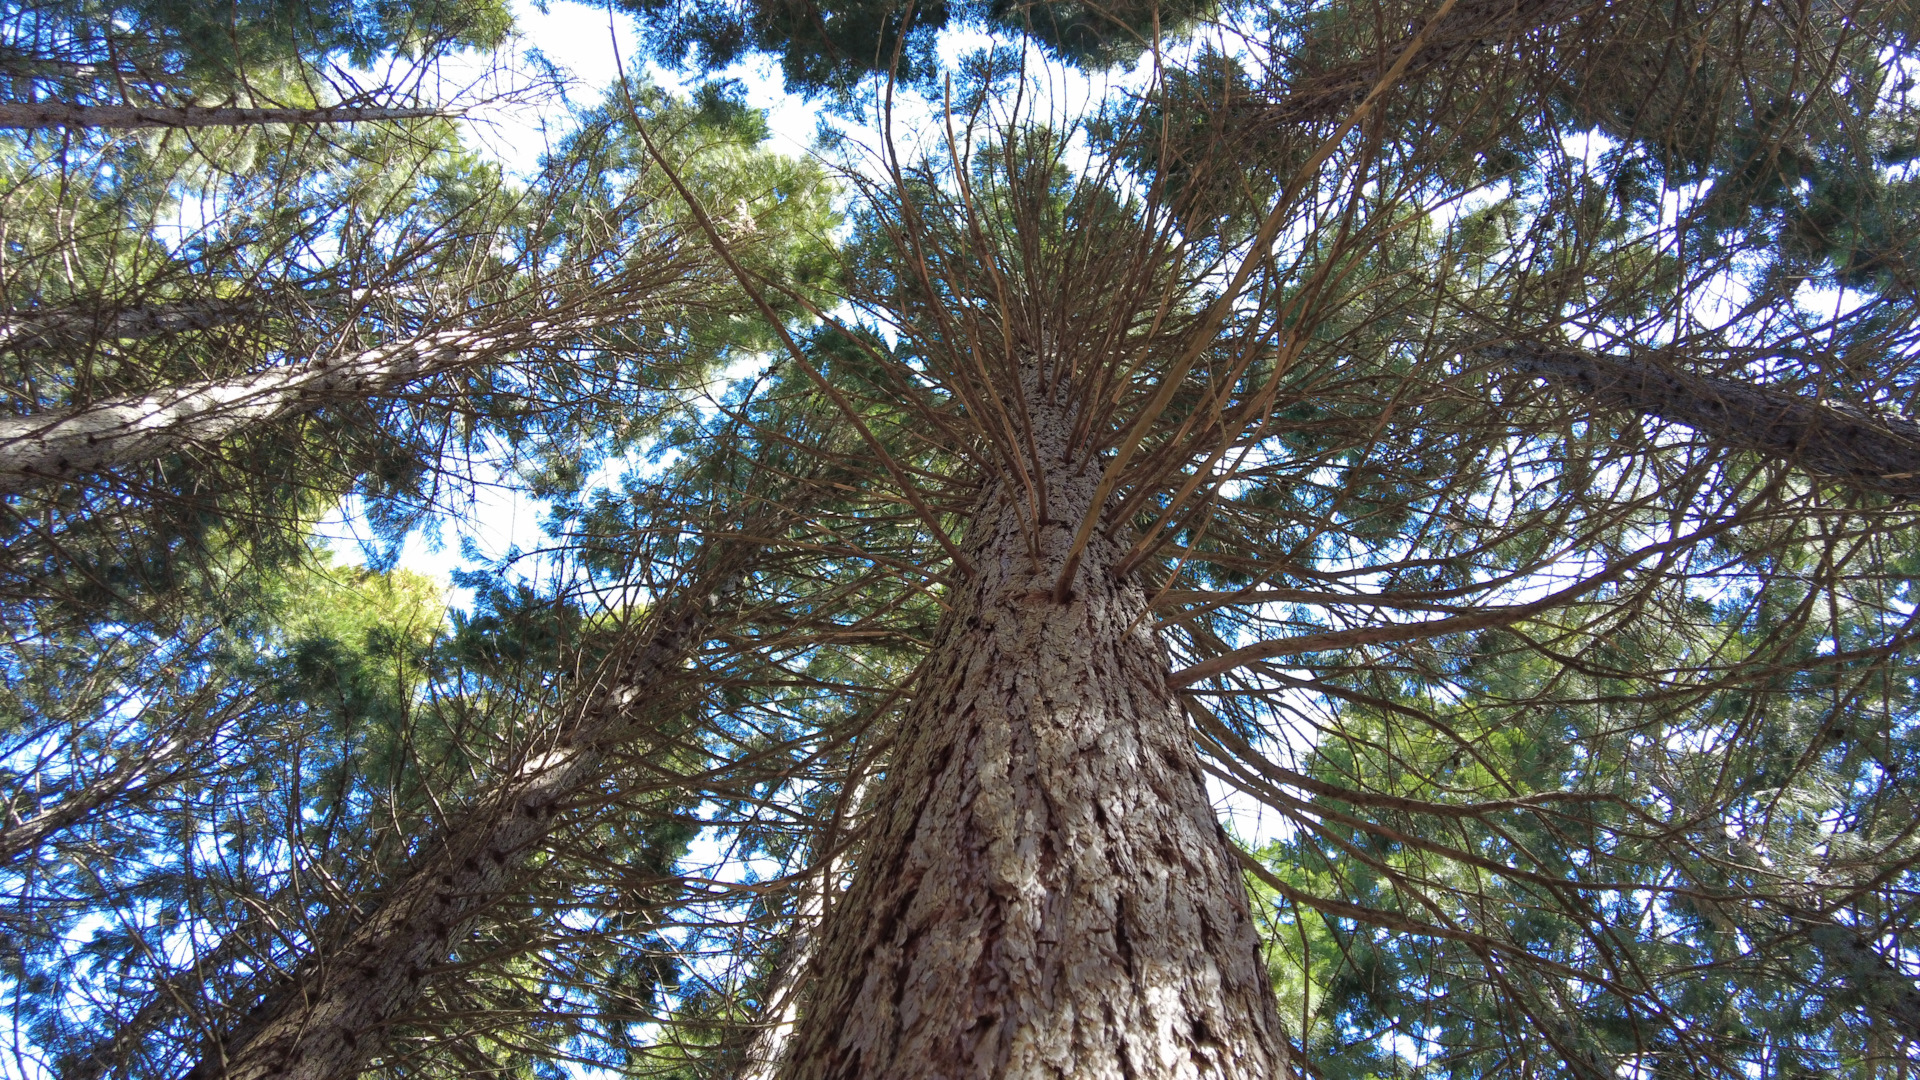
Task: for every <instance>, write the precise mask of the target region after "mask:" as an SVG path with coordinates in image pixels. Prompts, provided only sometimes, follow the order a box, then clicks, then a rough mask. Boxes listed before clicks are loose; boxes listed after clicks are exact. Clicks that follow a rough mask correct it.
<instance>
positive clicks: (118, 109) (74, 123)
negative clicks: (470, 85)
mask: <svg viewBox="0 0 1920 1080" xmlns="http://www.w3.org/2000/svg"><path fill="white" fill-rule="evenodd" d="M453 115H455V114H454V113H451V112H448V111H446V110H444V109H436V108H429V107H411V108H381V107H372V106H353V105H328V106H321V107H319V108H311V109H267V108H248V107H242V106H205V105H68V104H65V103H63V102H58V101H34V102H0V128H26V129H37V128H119V129H141V128H211V127H250V126H252V125H254V124H360V123H370V122H377V121H391V120H424V119H426V118H428V117H435V116H448V117H450V116H453Z"/></svg>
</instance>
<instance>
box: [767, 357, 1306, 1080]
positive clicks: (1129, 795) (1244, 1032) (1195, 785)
mask: <svg viewBox="0 0 1920 1080" xmlns="http://www.w3.org/2000/svg"><path fill="white" fill-rule="evenodd" d="M1028 398H1029V400H1028V402H1026V415H1027V417H1028V418H1029V420H1030V428H1031V434H1032V440H1031V445H1032V446H1033V447H1034V457H1035V460H1036V462H1037V463H1038V468H1037V469H1036V470H1035V472H1036V474H1037V476H1038V477H1039V478H1040V479H1042V480H1043V481H1044V484H1045V492H1044V495H1042V496H1038V499H1039V500H1043V501H1042V503H1041V504H1042V505H1044V506H1045V507H1046V513H1045V514H1044V515H1042V516H1041V519H1040V520H1039V521H1038V522H1037V523H1036V522H1035V520H1034V518H1035V516H1036V515H1035V514H1034V513H1033V505H1034V504H1033V503H1032V502H1030V501H1029V497H1028V494H1027V489H1026V487H1025V486H1024V485H1023V484H1021V483H1019V482H1017V481H1015V480H1012V479H1007V480H1003V481H1002V482H999V483H997V484H994V485H991V486H990V487H989V490H988V491H987V493H986V496H985V498H984V499H983V500H982V502H981V504H980V506H979V509H978V510H977V512H976V514H975V516H974V520H973V522H972V527H971V529H970V531H969V535H968V537H967V540H966V553H967V555H968V556H969V558H970V559H971V560H972V562H973V565H974V566H975V567H976V568H977V573H976V574H975V575H974V576H973V578H972V579H970V580H969V581H967V582H966V583H964V584H963V585H961V586H960V587H959V588H958V589H956V591H955V593H954V594H953V595H952V596H951V597H950V600H951V609H950V610H949V612H948V613H947V615H946V617H945V619H944V620H943V622H942V623H941V626H940V629H939V631H938V633H937V635H936V638H935V645H934V654H933V655H932V656H931V657H930V658H929V659H928V661H927V663H926V665H925V666H924V667H923V672H924V675H923V678H922V680H921V682H920V683H919V686H918V690H917V693H916V696H915V699H914V703H913V705H912V706H911V708H910V709H909V711H908V713H907V715H906V717H905V718H904V719H903V722H902V725H901V735H900V743H899V746H898V747H897V748H896V750H895V752H894V753H895V756H894V758H893V761H892V764H891V766H890V768H889V771H888V775H887V777H886V779H885V781H884V784H883V787H882V788H881V792H880V796H879V798H878V802H877V806H878V809H877V810H876V811H875V812H874V815H873V818H872V819H871V821H870V823H869V825H868V826H867V829H868V839H867V842H866V845H865V847H864V849H863V850H862V852H861V854H860V856H859V862H860V865H859V868H858V869H857V870H856V872H855V880H854V883H853V885H852V887H851V888H850V890H849V891H848V893H847V895H846V896H845V897H843V898H842V899H841V900H840V902H838V903H836V904H835V905H834V907H833V910H832V912H831V913H830V914H829V916H828V919H827V923H826V926H825V927H824V928H823V931H822V940H821V941H820V943H819V946H818V950H817V952H816V954H815V955H816V960H815V963H814V966H813V975H812V979H813V985H812V987H811V994H810V1003H809V1005H808V1006H807V1007H806V1009H805V1010H804V1015H803V1017H802V1019H801V1021H800V1027H799V1031H798V1033H797V1036H796V1040H795V1045H794V1046H793V1048H792V1053H791V1054H790V1056H789V1059H788V1060H787V1062H786V1063H785V1066H784V1068H783V1070H782V1075H783V1076H784V1077H786V1078H787V1080H829V1078H831V1080H852V1078H856V1077H858V1078H863V1080H877V1078H881V1077H890V1078H900V1080H907V1078H913V1080H921V1078H936V1077H961V1076H967V1077H975V1076H978V1077H1019V1078H1026V1077H1074V1078H1076V1080H1095V1078H1105V1077H1114V1078H1119V1077H1128V1078H1142V1080H1144V1078H1158V1077H1225V1076H1234V1077H1277V1076H1280V1075H1281V1074H1282V1069H1283V1065H1284V1063H1285V1060H1286V1049H1285V1048H1286V1039H1285V1036H1284V1034H1283V1031H1282V1029H1281V1026H1280V1021H1279V1016H1278V1013H1277V1010H1276V1008H1275V1005H1274V999H1273V991H1272V987H1271V985H1270V984H1269V983H1268V980H1267V973H1266V970H1265V967H1264V965H1263V964H1262V962H1261V960H1260V957H1259V952H1258V939H1257V937H1256V934H1255V931H1254V927H1253V923H1252V920H1251V918H1250V917H1249V911H1248V905H1247V897H1246V892H1245V888H1244V886H1243V884H1242V881H1241V877H1240V872H1239V870H1238V867H1237V864H1236V862H1235V860H1234V859H1233V857H1232V855H1231V854H1230V853H1229V850H1228V847H1227V842H1226V838H1225V835H1224V833H1223V832H1222V830H1221V828H1220V825H1219V823H1218V822H1217V821H1216V820H1215V818H1214V814H1213V810H1212V808H1211V806H1210V805H1209V804H1208V802H1207V797H1206V791H1205V787H1204V785H1203V783H1202V780H1201V771H1200V766H1199V761H1198V757H1197V755H1196V753H1195V750H1194V746H1193V741H1192V739H1191V737H1190V736H1189V734H1188V730H1187V726H1186V720H1185V718H1184V715H1183V713H1182V712H1181V710H1180V709H1179V708H1178V706H1177V705H1176V703H1175V699H1174V696H1173V694H1172V692H1171V691H1170V690H1169V688H1168V686H1167V669H1168V661H1167V656H1166V654H1165V652H1164V650H1163V649H1162V647H1161V646H1160V644H1159V642H1158V641H1157V640H1156V638H1155V637H1154V635H1153V631H1152V629H1151V627H1152V619H1151V618H1149V617H1147V612H1146V596H1145V595H1144V593H1143V592H1142V590H1141V589H1140V588H1139V587H1138V586H1136V585H1135V584H1133V583H1132V582H1130V581H1122V580H1117V579H1115V578H1114V577H1113V576H1112V574H1111V573H1109V570H1108V568H1109V567H1111V566H1113V565H1114V564H1115V563H1116V562H1117V560H1118V559H1119V558H1120V556H1121V554H1122V550H1123V549H1122V548H1121V547H1120V546H1119V545H1118V544H1116V543H1115V542H1113V541H1111V540H1108V539H1106V538H1104V537H1102V536H1100V535H1098V534H1097V533H1096V535H1095V537H1094V539H1093V541H1092V545H1091V547H1090V548H1089V549H1088V551H1087V552H1086V554H1085V557H1084V558H1083V559H1082V561H1081V564H1080V567H1079V569H1078V571H1077V572H1076V574H1075V577H1074V580H1073V581H1072V583H1071V584H1072V592H1071V594H1070V596H1069V598H1068V600H1067V601H1066V602H1065V603H1055V602H1054V601H1053V599H1052V590H1053V586H1054V583H1055V579H1056V578H1057V576H1058V575H1059V573H1060V570H1061V568H1062V567H1063V566H1065V565H1066V564H1067V557H1068V550H1069V548H1070V547H1071V545H1072V537H1073V534H1074V530H1075V527H1076V526H1077V525H1078V524H1079V522H1080V520H1081V517H1082V515H1083V513H1084V512H1085V510H1086V508H1087V507H1088V506H1089V504H1090V501H1091V498H1092V494H1093V489H1094V487H1095V485H1096V483H1097V471H1098V468H1097V463H1096V462H1094V461H1091V460H1089V458H1090V457H1091V455H1089V454H1073V453H1070V450H1071V448H1070V447H1069V446H1068V445H1067V439H1068V437H1069V436H1068V433H1069V432H1070V431H1071V424H1070V422H1069V419H1070V418H1069V417H1067V416H1065V415H1064V414H1063V410H1061V409H1060V408H1059V407H1058V406H1055V405H1053V404H1051V403H1050V402H1049V401H1046V400H1044V399H1042V396H1041V395H1040V394H1038V393H1037V392H1035V391H1033V390H1032V389H1029V392H1028Z"/></svg>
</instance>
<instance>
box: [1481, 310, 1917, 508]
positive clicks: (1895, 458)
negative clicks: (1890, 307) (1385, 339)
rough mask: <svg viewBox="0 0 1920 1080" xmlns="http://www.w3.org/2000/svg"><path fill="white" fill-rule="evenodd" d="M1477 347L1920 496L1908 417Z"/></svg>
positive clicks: (1578, 356)
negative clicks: (1884, 414)
mask: <svg viewBox="0 0 1920 1080" xmlns="http://www.w3.org/2000/svg"><path fill="white" fill-rule="evenodd" d="M1475 351H1476V352H1478V353H1479V354H1480V355H1481V356H1484V357H1487V358H1489V359H1492V360H1497V361H1500V362H1502V363H1506V364H1509V365H1511V366H1513V367H1514V368H1516V369H1518V370H1520V371H1524V372H1528V373H1530V374H1534V375H1539V376H1541V377H1543V378H1545V379H1547V380H1548V381H1550V382H1552V383H1554V384H1556V385H1560V386H1565V387H1568V388H1570V389H1573V390H1576V391H1578V392H1580V393H1581V394H1584V395H1586V396H1587V397H1589V398H1591V399H1593V400H1594V401H1595V402H1596V403H1597V404H1599V405H1601V406H1603V407H1609V408H1617V409H1627V410H1631V411H1633V412H1637V413H1641V414H1644V415H1648V416H1656V417H1659V418H1660V419H1662V420H1668V421H1672V422H1673V423H1676V424H1684V425H1686V426H1687V427H1690V428H1692V429H1694V430H1695V431H1698V432H1699V433H1701V434H1702V435H1705V436H1707V437H1708V438H1710V439H1712V440H1714V441H1715V442H1718V443H1720V444H1722V445H1724V446H1727V447H1731V448H1736V449H1740V450H1750V451H1753V452H1756V453H1760V454H1764V455H1767V456H1769V457H1773V458H1777V459H1779V460H1781V461H1784V462H1786V463H1788V464H1790V465H1793V466H1794V467H1796V468H1798V469H1799V470H1800V471H1802V472H1804V473H1807V474H1808V475H1811V476H1816V477H1820V478H1822V479H1827V480H1838V481H1842V482H1844V483H1848V484H1851V485H1854V486H1857V487H1861V488H1866V489H1868V490H1871V491H1876V492H1879V493H1881V494H1885V495H1891V496H1894V497H1896V498H1900V499H1920V424H1915V423H1914V422H1912V421H1910V420H1905V419H1902V418H1900V417H1897V416H1882V415H1878V414H1875V413H1871V412H1868V411H1867V410H1865V409H1862V408H1859V407H1857V406H1853V405H1847V404H1842V403H1838V402H1826V401H1818V400H1813V399H1809V398H1804V397H1801V396H1799V395H1797V394H1791V393H1788V392H1786V391H1784V390H1776V389H1773V388H1772V387H1767V386H1758V385H1754V384H1752V383H1743V382H1738V381H1735V380H1733V379H1725V378H1719V377H1716V376H1710V375H1695V374H1693V373H1691V372H1687V371H1683V370H1681V369H1679V368H1677V367H1674V366H1672V365H1670V364H1668V363H1664V362H1656V361H1652V360H1636V359H1628V358H1625V357H1618V356H1608V355H1605V354H1602V353H1593V352H1587V351H1585V350H1581V349H1568V348H1558V347H1550V346H1546V345H1541V344H1537V343H1534V342H1524V341H1523V342H1512V343H1507V344H1501V345H1488V346H1482V347H1481V348H1479V349H1477V350H1475Z"/></svg>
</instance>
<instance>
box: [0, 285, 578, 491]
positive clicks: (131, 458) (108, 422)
mask: <svg viewBox="0 0 1920 1080" xmlns="http://www.w3.org/2000/svg"><path fill="white" fill-rule="evenodd" d="M570 328H571V327H562V326H560V325H557V324H551V323H544V322H536V323H533V324H531V325H528V326H525V327H523V328H521V329H517V330H514V331H510V332H509V331H503V330H498V329H487V330H446V331H441V332H439V333H434V334H427V335H424V336H422V337H419V338H415V339H413V340H411V341H404V342H399V343H397V344H392V345H383V346H381V347H379V348H377V349H369V350H367V351H366V352H363V353H360V354H359V355H357V356H349V357H345V358H334V357H323V358H320V359H315V360H308V361H305V362H302V363H296V364H286V365H283V366H281V367H276V368H273V369H270V370H268V371H263V372H260V373H258V374H254V375H246V376H242V377H240V378H237V379H230V380H210V381H206V382H195V383H188V384H186V385H184V386H175V387H170V388H168V389H165V390H161V391H158V392H156V393H152V394H147V395H144V396H140V397H123V398H109V399H107V400H105V401H96V402H92V403H90V404H87V405H81V406H78V407H77V408H72V409H67V410H64V411H60V412H56V413H52V414H49V415H40V416H20V417H5V418H0V495H10V494H17V493H19V492H22V491H28V490H31V489H33V488H36V487H41V486H45V485H48V484H57V483H64V482H67V481H71V480H73V479H74V478H76V477H78V476H81V475H83V474H85V473H89V472H97V471H99V470H102V469H110V468H114V467H116V466H124V465H131V464H134V463H137V462H141V461H149V460H152V459H153V458H157V457H161V456H164V455H166V454H170V453H174V452H177V451H180V450H184V449H186V448H188V447H190V446H206V445H211V444H213V443H217V442H219V441H220V440H222V439H225V438H228V437H230V436H232V435H235V434H237V433H239V432H241V431H244V430H246V429H247V428H251V427H255V426H258V425H260V424H264V423H267V422H269V421H272V420H277V419H280V418H283V417H287V416H291V415H295V414H299V413H305V412H311V411H313V410H314V409H318V408H320V407H322V406H324V405H327V404H328V403H330V402H335V401H340V400H344V399H348V398H355V397H364V396H366V395H369V394H378V393H382V392H386V391H390V390H393V389H395V388H397V387H400V386H402V385H404V384H406V383H408V382H412V381H414V380H416V379H422V378H426V377H428V376H430V375H433V374H435V373H437V372H440V371H445V370H448V369H451V368H454V367H457V366H459V365H461V364H466V363H472V362H475V361H476V360H479V359H485V358H490V357H496V356H499V355H500V354H502V353H505V352H509V351H512V350H513V349H516V348H524V347H526V346H528V345H531V344H535V343H538V342H540V341H541V340H543V338H545V337H548V336H551V335H553V334H555V333H557V332H559V331H561V330H563V329H570Z"/></svg>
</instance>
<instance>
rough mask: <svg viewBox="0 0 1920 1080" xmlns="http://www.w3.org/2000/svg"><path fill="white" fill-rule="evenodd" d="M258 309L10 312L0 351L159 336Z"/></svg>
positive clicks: (2, 318) (190, 306) (235, 304)
mask: <svg viewBox="0 0 1920 1080" xmlns="http://www.w3.org/2000/svg"><path fill="white" fill-rule="evenodd" d="M259 313H260V306H259V305H258V304H255V303H252V302H249V301H244V300H195V301H189V302H186V303H180V304H149V305H146V306H144V307H136V308H123V309H121V310H118V311H85V310H54V311H9V312H5V313H0V349H20V348H52V347H54V346H59V345H69V344H74V343H84V342H89V341H96V340H98V341H127V340H131V339H137V338H150V337H159V336H160V335H162V334H179V333H184V332H186V331H189V330H209V329H212V328H213V327H216V326H228V325H231V324H233V323H236V322H239V321H241V320H242V319H245V318H247V317H249V316H251V315H257V314H259Z"/></svg>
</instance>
